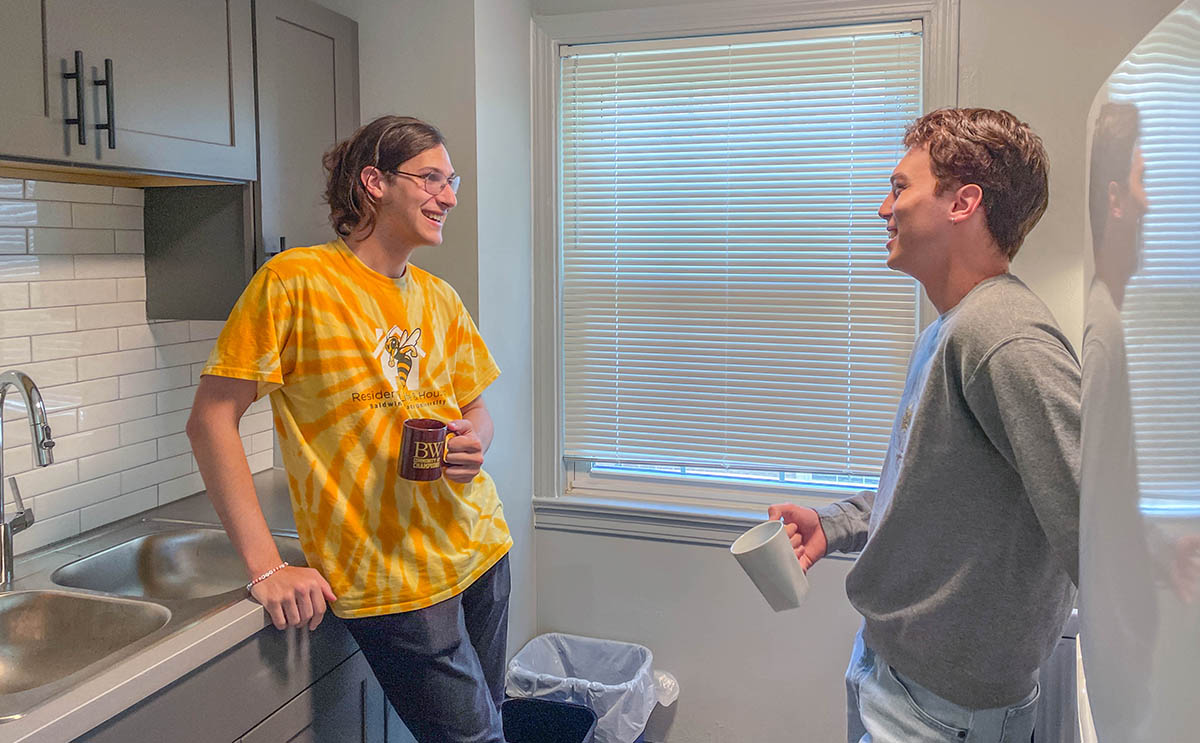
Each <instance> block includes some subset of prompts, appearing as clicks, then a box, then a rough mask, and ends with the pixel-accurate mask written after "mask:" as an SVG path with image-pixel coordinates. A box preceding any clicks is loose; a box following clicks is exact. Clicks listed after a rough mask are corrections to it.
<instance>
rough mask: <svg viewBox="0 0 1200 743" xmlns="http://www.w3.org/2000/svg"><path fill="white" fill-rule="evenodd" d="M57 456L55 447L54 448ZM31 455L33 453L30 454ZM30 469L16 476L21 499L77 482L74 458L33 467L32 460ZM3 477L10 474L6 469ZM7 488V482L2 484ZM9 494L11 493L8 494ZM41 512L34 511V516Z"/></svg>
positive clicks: (77, 469)
mask: <svg viewBox="0 0 1200 743" xmlns="http://www.w3.org/2000/svg"><path fill="white" fill-rule="evenodd" d="M55 455H56V456H57V448H56V450H55ZM30 456H31V457H32V456H33V455H32V454H30ZM29 464H30V469H29V470H28V471H27V472H25V473H24V474H22V475H18V476H17V488H18V489H20V491H21V499H22V500H26V499H28V498H29V497H30V496H35V495H40V494H41V493H48V492H50V491H52V490H58V489H59V488H65V487H66V486H68V485H74V484H75V483H77V482H79V468H78V467H76V466H75V460H71V461H69V462H56V463H55V464H52V465H50V466H48V467H34V466H33V460H32V459H31V460H30V462H29ZM4 474H5V478H6V479H7V477H8V475H9V474H11V473H9V471H8V470H7V469H6V470H5V471H4ZM4 487H5V488H8V483H7V482H6V483H5V484H4ZM10 496H11V494H10ZM40 515H41V514H39V513H37V512H36V511H35V512H34V516H35V517H36V516H40Z"/></svg>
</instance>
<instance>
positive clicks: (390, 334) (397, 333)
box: [373, 325, 426, 391]
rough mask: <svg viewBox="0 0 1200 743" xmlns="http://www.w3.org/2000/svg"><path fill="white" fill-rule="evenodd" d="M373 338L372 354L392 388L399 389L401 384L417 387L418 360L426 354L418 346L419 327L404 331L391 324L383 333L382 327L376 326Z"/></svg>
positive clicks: (419, 337)
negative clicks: (374, 343)
mask: <svg viewBox="0 0 1200 743" xmlns="http://www.w3.org/2000/svg"><path fill="white" fill-rule="evenodd" d="M375 340H376V345H375V352H374V354H373V355H374V356H375V358H377V359H379V368H380V371H381V372H382V373H383V376H384V378H386V379H387V380H388V382H389V383H390V384H391V385H392V389H393V390H396V391H399V389H400V385H401V384H403V385H404V386H405V387H406V388H408V389H410V390H415V389H417V386H418V382H419V380H420V375H421V372H420V360H421V357H423V356H425V355H426V354H425V351H423V350H422V349H421V346H420V341H421V329H420V328H414V329H413V330H411V331H404V330H401V329H400V328H399V327H398V326H395V325H393V326H392V327H391V329H389V330H388V331H387V332H386V333H385V332H383V329H382V328H376V329H375Z"/></svg>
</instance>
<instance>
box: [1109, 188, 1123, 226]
mask: <svg viewBox="0 0 1200 743" xmlns="http://www.w3.org/2000/svg"><path fill="white" fill-rule="evenodd" d="M1121 191H1122V189H1121V184H1119V183H1117V182H1116V181H1109V182H1108V215H1109V216H1110V217H1111V218H1113V219H1120V218H1121V216H1122V213H1123V208H1122V206H1121V202H1122V199H1121Z"/></svg>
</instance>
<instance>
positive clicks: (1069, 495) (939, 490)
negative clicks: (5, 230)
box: [818, 274, 1080, 709]
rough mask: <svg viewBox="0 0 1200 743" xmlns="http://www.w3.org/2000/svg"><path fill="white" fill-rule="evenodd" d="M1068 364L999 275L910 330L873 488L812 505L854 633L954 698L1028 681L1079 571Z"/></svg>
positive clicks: (1013, 286) (1049, 320) (980, 698)
mask: <svg viewBox="0 0 1200 743" xmlns="http://www.w3.org/2000/svg"><path fill="white" fill-rule="evenodd" d="M1079 384H1080V380H1079V362H1078V360H1077V359H1076V357H1075V353H1074V351H1073V350H1072V349H1071V345H1070V342H1069V341H1068V340H1067V339H1066V337H1065V336H1064V335H1063V333H1062V331H1061V330H1059V328H1058V326H1057V324H1056V323H1055V321H1054V317H1053V316H1052V315H1051V314H1050V311H1049V310H1048V309H1047V308H1046V306H1045V305H1044V304H1042V302H1041V301H1040V300H1039V299H1038V298H1037V297H1036V296H1035V295H1034V294H1033V292H1031V291H1030V290H1029V289H1028V288H1027V287H1026V286H1025V285H1024V284H1023V283H1021V281H1020V280H1019V279H1017V278H1016V277H1014V276H1012V275H1010V274H1001V275H1000V276H995V277H993V278H990V279H987V280H986V281H984V282H982V283H980V284H979V285H978V286H976V287H975V288H974V289H972V290H971V292H970V293H969V294H967V296H966V297H964V298H963V299H962V301H960V302H959V303H958V305H956V306H955V307H954V308H952V309H951V310H949V311H948V312H946V313H945V314H944V315H942V316H941V317H939V318H938V319H937V320H936V321H935V322H933V323H932V324H931V325H930V326H929V327H928V328H926V329H925V331H924V332H922V333H921V336H920V337H919V338H918V339H917V343H916V346H915V347H914V350H913V354H912V359H911V360H910V362H909V370H908V379H907V381H906V383H905V388H904V394H903V396H902V397H901V399H900V408H899V411H898V412H897V415H896V421H895V423H894V424H893V426H892V436H891V441H890V443H889V446H888V453H887V460H886V462H885V463H884V465H883V469H882V472H881V474H880V481H879V489H878V491H876V492H874V493H872V492H870V491H864V492H862V493H860V494H858V495H857V496H855V497H853V498H850V499H848V500H844V501H841V502H839V503H835V504H833V505H831V506H827V507H825V508H822V509H819V510H818V512H819V513H820V516H821V526H822V528H823V529H824V531H825V536H826V538H827V539H828V540H829V551H830V552H833V551H841V552H853V551H857V550H862V554H861V555H860V556H859V558H858V561H857V562H856V563H855V565H854V567H853V568H852V569H851V571H850V574H849V575H848V576H847V578H846V593H847V595H848V596H849V598H850V602H851V603H852V604H853V605H854V607H855V608H856V609H858V611H859V612H860V613H861V614H862V615H863V617H864V618H865V620H866V623H865V630H864V638H865V640H866V643H867V645H868V646H869V647H871V648H872V649H873V650H875V652H876V653H878V654H879V655H880V656H881V657H882V658H883V659H884V660H886V661H887V663H889V664H891V665H892V666H893V667H894V668H896V669H897V670H899V671H900V672H901V673H904V674H906V675H908V676H910V677H911V678H913V679H914V680H915V681H916V682H917V683H919V684H921V685H923V686H925V687H927V688H928V689H930V690H931V691H933V692H935V693H937V694H939V695H940V696H942V697H945V698H946V699H949V700H950V701H952V702H955V703H957V704H961V705H964V706H967V707H972V708H976V709H980V708H990V707H1000V706H1007V705H1011V704H1014V703H1016V702H1018V701H1020V700H1021V699H1022V698H1024V697H1025V696H1026V695H1028V694H1029V692H1030V691H1031V690H1032V689H1033V687H1034V684H1036V683H1037V672H1038V667H1039V666H1040V665H1041V664H1042V663H1043V662H1044V661H1045V659H1046V658H1047V657H1049V655H1050V652H1051V650H1052V649H1053V646H1054V644H1055V642H1056V640H1057V639H1058V637H1059V636H1060V633H1061V631H1062V627H1063V624H1064V622H1065V621H1066V619H1067V617H1068V615H1069V614H1070V612H1071V607H1072V604H1073V602H1074V599H1075V589H1074V587H1073V585H1072V584H1073V583H1077V582H1078V580H1079V557H1078V555H1079V389H1080V388H1079Z"/></svg>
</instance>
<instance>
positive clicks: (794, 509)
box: [767, 503, 829, 573]
mask: <svg viewBox="0 0 1200 743" xmlns="http://www.w3.org/2000/svg"><path fill="white" fill-rule="evenodd" d="M767 516H768V518H770V519H771V520H772V521H774V520H776V519H780V518H782V519H783V526H784V528H785V529H787V534H788V536H789V537H790V538H791V540H792V550H793V551H794V552H795V553H796V559H797V560H799V561H800V567H802V568H804V572H806V573H807V572H808V569H809V568H811V567H812V566H813V563H815V562H816V561H817V560H820V559H821V558H822V557H824V556H825V550H826V549H827V548H828V547H829V543H828V542H827V541H826V540H825V530H824V529H822V528H821V519H820V517H819V516H817V512H816V511H814V510H813V509H811V508H806V507H804V506H797V505H795V504H793V503H776V504H775V505H773V506H771V507H770V508H768V509H767Z"/></svg>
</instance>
